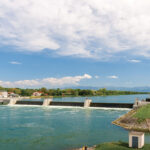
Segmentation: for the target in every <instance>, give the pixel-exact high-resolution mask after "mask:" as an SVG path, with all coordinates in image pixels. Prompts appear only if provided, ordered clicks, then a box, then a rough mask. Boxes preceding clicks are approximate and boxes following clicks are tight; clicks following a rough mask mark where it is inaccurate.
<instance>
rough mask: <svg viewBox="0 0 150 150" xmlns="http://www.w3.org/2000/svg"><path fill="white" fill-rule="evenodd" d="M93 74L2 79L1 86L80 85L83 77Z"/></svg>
mask: <svg viewBox="0 0 150 150" xmlns="http://www.w3.org/2000/svg"><path fill="white" fill-rule="evenodd" d="M91 78H92V76H90V75H88V74H84V75H83V76H74V77H72V76H67V77H62V78H44V79H35V80H20V81H14V82H10V81H0V86H3V87H23V88H24V87H42V86H46V87H63V86H68V85H78V84H79V82H80V81H81V80H83V79H91Z"/></svg>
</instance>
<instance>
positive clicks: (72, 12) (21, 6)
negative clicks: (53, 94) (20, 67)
mask: <svg viewBox="0 0 150 150" xmlns="http://www.w3.org/2000/svg"><path fill="white" fill-rule="evenodd" d="M149 8H150V1H149V0H144V1H142V0H113V1H112V0H69V1H66V0H44V1H43V0H13V1H12V0H1V1H0V44H1V45H12V46H15V47H16V49H17V50H18V51H31V52H40V51H43V50H44V49H48V50H51V51H52V50H53V52H54V53H55V54H57V55H61V56H75V57H90V58H98V59H101V60H104V59H110V58H112V57H114V56H120V57H121V56H122V54H121V53H122V52H123V54H124V55H125V54H126V55H141V56H145V57H150V42H149V41H150V36H149V35H150V28H149V27H150V17H149V16H150V9H149Z"/></svg>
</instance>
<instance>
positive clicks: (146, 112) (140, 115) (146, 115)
mask: <svg viewBox="0 0 150 150" xmlns="http://www.w3.org/2000/svg"><path fill="white" fill-rule="evenodd" d="M133 117H135V118H137V119H138V122H143V121H145V120H146V119H150V104H149V105H146V106H143V107H141V108H139V109H137V112H136V113H135V114H134V115H133Z"/></svg>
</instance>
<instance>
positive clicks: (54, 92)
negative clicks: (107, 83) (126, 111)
mask: <svg viewBox="0 0 150 150" xmlns="http://www.w3.org/2000/svg"><path fill="white" fill-rule="evenodd" d="M0 90H5V91H7V92H13V93H15V94H18V95H20V96H32V94H33V93H34V92H41V93H42V94H41V96H64V97H67V96H68V97H69V96H107V95H130V94H148V92H134V91H119V90H107V89H106V88H101V89H99V90H90V89H59V88H57V89H47V88H45V87H42V88H39V89H21V88H4V87H0Z"/></svg>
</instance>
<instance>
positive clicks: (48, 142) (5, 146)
mask: <svg viewBox="0 0 150 150" xmlns="http://www.w3.org/2000/svg"><path fill="white" fill-rule="evenodd" d="M139 96H144V95H139ZM145 96H146V95H145ZM136 97H137V96H136ZM146 97H147V96H146ZM105 98H106V97H105ZM119 98H120V101H121V102H129V99H130V101H132V99H133V101H134V98H135V96H133V95H130V96H114V97H111V96H110V97H107V98H106V101H108V100H110V101H111V102H115V99H116V100H117V101H119ZM68 99H69V100H72V99H73V100H74V101H76V100H78V101H80V100H81V99H82V98H66V99H65V100H66V101H67V100H68ZM92 99H93V100H94V101H96V100H98V101H99V100H101V101H102V100H103V99H101V98H100V97H99V98H98V97H92ZM57 100H58V99H57ZM59 100H61V99H59ZM127 111H128V110H103V109H83V108H62V107H57V108H50V107H42V106H0V150H69V149H71V148H75V147H81V146H83V145H89V146H91V145H94V144H97V143H101V142H107V141H118V140H122V141H127V140H128V132H127V131H125V130H124V129H122V128H120V127H117V126H114V125H112V124H111V122H112V121H113V120H115V119H116V118H118V117H120V116H121V115H123V114H124V113H126V112H127ZM146 142H148V143H150V137H149V136H146Z"/></svg>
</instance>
